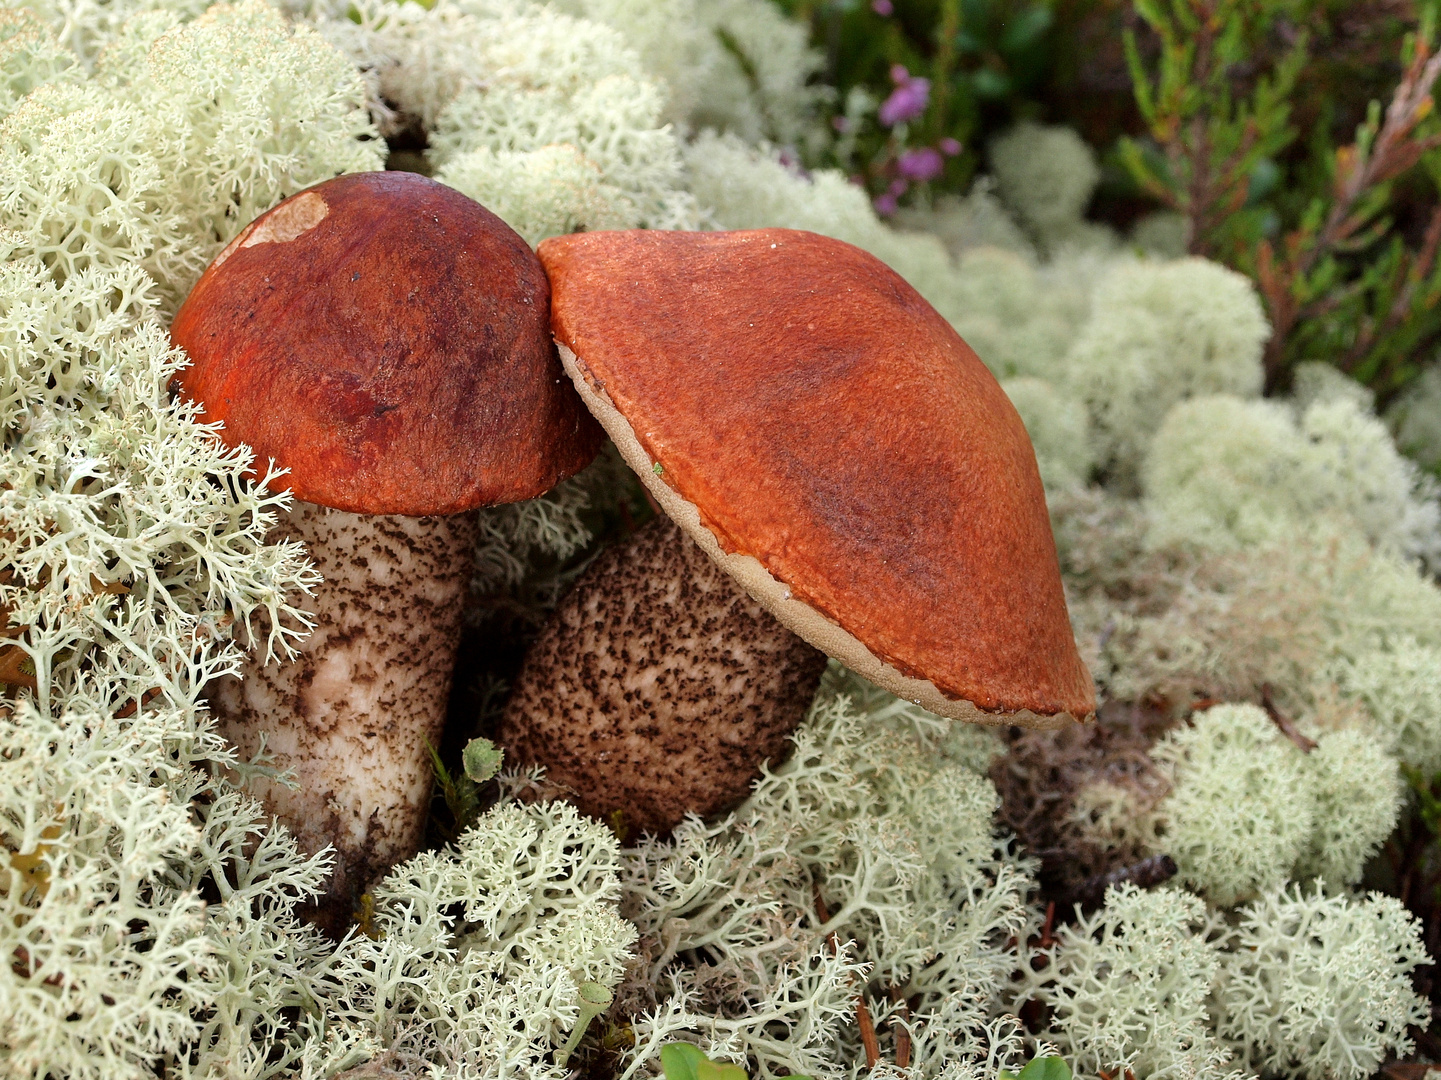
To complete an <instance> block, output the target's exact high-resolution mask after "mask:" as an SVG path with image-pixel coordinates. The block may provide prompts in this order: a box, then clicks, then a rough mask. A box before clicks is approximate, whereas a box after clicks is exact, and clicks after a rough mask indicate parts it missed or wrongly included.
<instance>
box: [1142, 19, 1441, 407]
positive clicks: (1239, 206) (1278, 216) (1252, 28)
mask: <svg viewBox="0 0 1441 1080" xmlns="http://www.w3.org/2000/svg"><path fill="white" fill-rule="evenodd" d="M1324 7H1325V5H1324V4H1323V3H1321V2H1320V0H1134V8H1135V11H1136V12H1137V14H1138V15H1139V16H1140V17H1141V19H1142V20H1143V21H1144V22H1145V23H1146V25H1147V27H1149V29H1150V31H1151V32H1152V34H1153V35H1154V38H1155V39H1156V41H1158V42H1159V48H1158V51H1155V50H1147V49H1145V48H1143V43H1142V42H1140V41H1139V40H1138V38H1137V36H1136V35H1134V34H1128V35H1127V38H1126V49H1127V56H1128V60H1129V63H1130V68H1131V75H1132V79H1133V82H1134V88H1135V95H1136V103H1137V105H1138V107H1139V109H1140V112H1141V114H1142V117H1143V118H1144V120H1145V123H1146V128H1147V134H1146V137H1145V138H1125V139H1122V140H1121V142H1120V144H1119V151H1120V153H1119V157H1120V160H1121V162H1122V163H1123V164H1124V166H1125V168H1126V170H1127V171H1128V172H1129V174H1130V176H1131V178H1132V179H1133V180H1134V181H1135V183H1136V184H1137V185H1138V186H1139V187H1140V188H1141V189H1142V190H1143V191H1145V192H1146V193H1148V194H1149V195H1151V196H1152V197H1153V198H1155V199H1157V200H1158V201H1159V202H1161V203H1162V204H1163V205H1164V206H1166V207H1168V208H1170V209H1171V210H1173V211H1175V212H1177V213H1179V214H1180V215H1181V218H1182V220H1183V222H1184V235H1185V242H1186V245H1187V248H1188V250H1190V251H1191V252H1192V253H1194V254H1198V255H1205V256H1207V257H1209V258H1213V259H1217V260H1219V261H1221V262H1224V263H1227V264H1228V265H1230V266H1232V267H1234V268H1235V269H1238V270H1241V271H1243V272H1244V273H1246V274H1248V275H1249V276H1250V277H1251V278H1252V279H1253V280H1254V281H1255V282H1256V285H1257V288H1258V291H1259V292H1260V294H1261V296H1262V299H1263V301H1264V302H1265V305H1266V314H1267V318H1268V320H1269V321H1270V324H1271V327H1272V331H1273V333H1272V336H1271V339H1270V341H1269V342H1268V344H1267V346H1266V354H1265V358H1264V359H1265V369H1266V390H1267V392H1268V393H1275V392H1278V391H1282V390H1285V389H1288V388H1289V386H1290V384H1291V373H1292V371H1293V369H1294V368H1295V366H1296V365H1297V364H1298V363H1300V362H1302V361H1305V360H1309V359H1315V358H1317V357H1328V358H1331V360H1332V362H1333V363H1335V364H1336V366H1337V367H1339V368H1340V369H1341V370H1343V371H1345V372H1347V373H1349V374H1351V375H1352V376H1354V377H1355V378H1357V379H1359V380H1360V381H1361V382H1363V383H1365V384H1367V385H1368V386H1370V387H1372V388H1373V389H1374V390H1376V391H1377V393H1378V396H1379V400H1380V402H1381V403H1382V404H1385V403H1386V401H1388V400H1389V399H1390V398H1391V397H1392V396H1394V394H1395V393H1396V392H1397V391H1399V390H1400V389H1401V388H1402V387H1404V386H1405V385H1406V384H1407V383H1409V382H1410V381H1411V380H1412V379H1414V378H1415V377H1416V376H1417V375H1418V374H1419V373H1420V371H1421V370H1422V369H1421V367H1420V362H1421V361H1422V360H1424V358H1426V357H1427V355H1428V354H1429V352H1430V351H1432V350H1433V349H1434V347H1435V345H1436V343H1437V342H1438V340H1441V309H1438V301H1441V271H1438V267H1437V259H1436V255H1437V249H1438V246H1441V206H1438V205H1437V198H1436V192H1437V184H1438V181H1441V127H1438V125H1437V121H1436V119H1435V116H1434V103H1433V99H1432V95H1431V90H1432V86H1433V84H1434V83H1435V81H1436V77H1437V74H1438V73H1441V57H1438V56H1437V55H1436V54H1435V53H1434V51H1433V50H1434V45H1435V16H1436V8H1435V5H1434V4H1429V3H1428V4H1423V5H1421V8H1420V18H1419V21H1418V23H1417V24H1416V25H1415V27H1414V28H1413V31H1412V32H1410V33H1408V34H1406V35H1405V36H1404V38H1403V40H1402V43H1401V48H1400V68H1401V77H1400V80H1399V82H1398V83H1397V84H1396V86H1395V88H1394V92H1392V93H1391V95H1390V101H1389V103H1388V104H1387V105H1385V107H1384V108H1383V105H1382V102H1381V101H1380V100H1372V101H1371V102H1370V105H1369V108H1368V109H1367V111H1366V114H1365V117H1364V119H1363V120H1362V121H1361V122H1360V123H1359V124H1358V125H1357V126H1356V128H1355V130H1354V136H1353V138H1352V140H1351V141H1350V142H1342V144H1341V145H1337V144H1336V141H1335V140H1334V139H1333V137H1332V134H1331V125H1330V123H1328V116H1327V115H1326V114H1327V113H1328V112H1330V113H1333V114H1334V111H1335V102H1334V101H1327V100H1324V99H1323V100H1322V103H1321V107H1320V108H1319V109H1317V108H1314V107H1312V106H1313V105H1314V103H1313V102H1308V108H1307V112H1308V114H1309V115H1308V116H1307V118H1306V119H1307V123H1308V126H1309V130H1305V131H1302V130H1300V129H1298V126H1297V125H1296V124H1295V123H1293V101H1294V100H1295V98H1296V96H1297V95H1298V94H1299V93H1300V92H1301V90H1302V89H1304V88H1305V87H1306V84H1307V83H1308V82H1313V83H1314V82H1317V81H1319V74H1320V71H1321V69H1322V67H1323V66H1324V65H1323V62H1322V60H1321V59H1320V58H1318V57H1317V56H1316V54H1315V51H1314V49H1313V40H1314V39H1313V36H1312V35H1311V34H1310V33H1309V32H1308V26H1310V25H1312V24H1315V25H1318V26H1324V25H1325V23H1326V15H1327V13H1326V11H1325V10H1324ZM1278 28H1285V29H1286V30H1287V33H1286V34H1283V35H1280V36H1282V37H1288V38H1289V44H1286V45H1284V46H1278V45H1277V43H1276V40H1275V39H1276V38H1277V36H1278ZM1149 51H1155V53H1156V54H1155V56H1154V57H1153V58H1152V57H1150V56H1149V55H1148V53H1149ZM1302 96H1306V97H1308V98H1309V96H1310V92H1309V91H1308V92H1307V94H1305V95H1302ZM1302 135H1304V136H1305V142H1304V144H1302V143H1298V139H1299V137H1300V136H1302ZM1403 211H1404V212H1405V214H1406V217H1405V218H1404V219H1403V218H1402V213H1403Z"/></svg>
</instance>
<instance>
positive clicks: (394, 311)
mask: <svg viewBox="0 0 1441 1080" xmlns="http://www.w3.org/2000/svg"><path fill="white" fill-rule="evenodd" d="M549 307H550V289H549V286H548V284H547V282H546V278H545V274H544V271H542V269H541V266H540V263H539V262H538V261H537V259H536V257H535V255H534V253H532V252H531V250H530V248H529V247H528V246H527V245H526V243H525V241H524V240H522V239H521V238H520V237H519V236H517V235H516V234H515V233H514V232H513V231H512V230H511V229H510V227H509V226H507V225H506V224H505V223H504V222H503V221H501V220H500V219H499V218H498V217H496V216H495V215H494V214H492V213H491V212H490V211H488V210H486V209H485V208H484V207H482V206H481V205H480V204H479V203H476V202H474V201H473V200H471V199H468V198H466V197H465V196H464V195H461V194H460V193H459V192H456V191H454V190H452V189H451V188H448V187H445V186H444V185H442V184H438V183H436V182H435V181H433V180H429V179H426V178H425V177H423V176H417V175H415V174H411V173H400V172H374V173H357V174H354V175H351V176H342V177H339V178H337V179H335V180H329V181H326V182H325V183H323V184H320V185H317V186H316V187H313V188H309V189H307V190H306V191H303V192H300V193H299V194H297V195H293V196H291V197H290V198H289V199H287V200H286V201H285V202H282V203H280V204H279V205H278V206H276V207H274V208H272V209H271V210H269V211H267V212H266V213H265V214H263V215H261V217H259V218H257V219H256V220H255V222H254V223H252V224H251V225H250V226H248V227H247V228H246V229H245V231H243V232H242V233H241V234H240V235H239V236H237V237H236V238H235V240H234V241H233V242H232V243H231V244H230V246H229V247H227V248H226V249H225V250H224V251H223V252H221V254H220V255H219V256H218V257H217V258H216V260H215V261H214V262H213V263H211V265H210V267H209V269H207V270H206V271H205V273H204V275H203V276H202V277H201V278H200V281H199V283H198V284H196V286H195V288H194V289H193V290H192V291H191V293H190V296H189V297H188V298H187V299H186V301H185V303H184V305H183V306H182V307H181V308H180V311H179V313H178V314H177V315H176V316H175V322H174V324H173V326H172V327H171V337H172V339H173V340H174V342H175V344H176V345H179V346H180V347H181V348H183V349H184V350H185V351H186V352H187V353H188V354H189V355H190V358H191V360H192V364H191V366H189V367H187V368H184V369H182V370H181V372H180V374H179V376H178V382H179V384H180V387H181V389H182V391H183V393H184V394H185V395H186V396H187V397H190V398H192V399H194V400H196V401H198V402H200V403H201V404H202V405H203V408H204V415H203V419H204V420H206V421H215V420H220V421H223V422H224V425H225V427H224V429H223V431H222V432H221V435H222V438H224V440H225V441H226V442H227V443H228V444H230V445H235V444H237V443H241V442H243V443H246V444H248V445H249V446H250V447H252V448H253V449H254V450H255V454H256V467H257V469H258V470H261V471H263V470H264V467H265V463H266V461H267V460H270V459H273V460H274V461H275V463H276V464H277V465H278V466H281V467H284V468H287V469H289V470H290V472H289V474H288V475H287V476H285V477H282V478H280V479H279V480H278V481H277V484H278V485H280V486H289V487H290V489H291V490H292V491H293V492H294V493H295V496H296V497H297V498H299V499H304V500H306V501H307V502H313V503H320V504H322V505H325V506H331V507H335V508H337V509H341V510H349V511H353V512H356V513H378V514H413V515H425V514H450V513H456V512H459V511H462V510H467V509H471V508H473V507H476V506H483V505H489V504H493V503H501V502H513V501H516V500H519V499H527V498H531V497H533V496H535V495H539V494H541V493H542V492H544V491H546V490H548V489H549V488H551V487H552V486H554V485H555V484H556V483H557V482H558V481H560V480H562V479H564V478H565V477H567V476H569V475H571V474H572V473H574V472H576V471H578V470H579V469H581V468H583V467H584V466H585V465H586V464H588V463H589V462H590V460H591V459H592V458H593V457H594V456H595V453H596V451H597V450H598V449H599V447H600V443H601V440H602V437H603V436H602V433H601V430H600V428H599V426H598V425H597V424H596V423H595V421H594V420H593V419H592V418H591V416H590V414H589V413H588V412H586V410H585V406H584V405H583V404H582V403H581V401H580V399H579V397H577V396H576V393H575V390H574V388H573V386H572V385H571V382H570V380H569V379H568V378H567V377H566V375H565V372H564V370H563V369H562V368H561V366H560V362H559V359H558V358H557V356H556V353H555V346H554V344H553V342H552V340H551V337H550V333H549V327H548V322H549Z"/></svg>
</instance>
